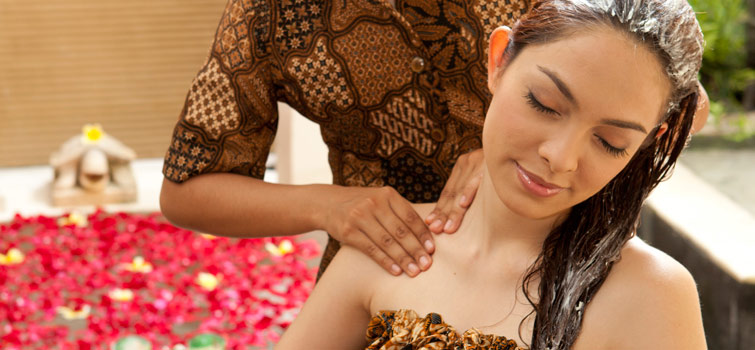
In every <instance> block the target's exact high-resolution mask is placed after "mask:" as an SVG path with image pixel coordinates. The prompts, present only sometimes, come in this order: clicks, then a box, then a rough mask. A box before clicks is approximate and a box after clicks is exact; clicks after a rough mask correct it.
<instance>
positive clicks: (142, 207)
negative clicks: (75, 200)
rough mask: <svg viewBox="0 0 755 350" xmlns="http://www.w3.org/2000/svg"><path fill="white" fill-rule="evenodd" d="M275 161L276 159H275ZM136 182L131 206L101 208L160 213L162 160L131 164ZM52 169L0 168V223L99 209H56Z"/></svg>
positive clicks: (272, 177)
mask: <svg viewBox="0 0 755 350" xmlns="http://www.w3.org/2000/svg"><path fill="white" fill-rule="evenodd" d="M273 158H274V157H273ZM131 167H132V169H133V170H134V178H135V180H136V190H137V200H136V201H135V202H132V203H123V204H105V205H103V206H101V207H100V208H102V209H104V210H106V211H109V212H121V211H122V212H128V213H153V212H158V211H160V187H161V186H162V181H163V174H162V167H163V160H162V159H138V160H135V161H134V162H132V163H131ZM52 178H53V169H52V167H50V166H47V165H44V166H30V167H15V168H0V198H3V200H2V201H1V202H4V203H0V204H3V205H0V223H2V222H8V221H10V220H12V219H13V216H14V215H16V214H21V215H22V216H36V215H47V216H57V215H62V214H65V213H67V212H71V211H77V212H79V213H82V214H86V213H91V212H93V211H94V210H96V209H97V207H95V206H92V205H84V206H67V207H53V206H52V204H51V203H52V198H51V195H50V189H51V186H52ZM265 181H269V182H277V181H278V175H277V173H276V172H275V171H274V170H267V172H266V173H265Z"/></svg>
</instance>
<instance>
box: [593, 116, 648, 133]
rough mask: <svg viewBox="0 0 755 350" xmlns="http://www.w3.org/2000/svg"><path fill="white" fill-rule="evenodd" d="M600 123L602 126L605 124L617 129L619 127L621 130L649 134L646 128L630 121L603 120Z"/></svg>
mask: <svg viewBox="0 0 755 350" xmlns="http://www.w3.org/2000/svg"><path fill="white" fill-rule="evenodd" d="M600 123H601V124H605V125H611V126H616V127H619V128H625V129H632V130H637V131H640V132H642V133H645V134H647V133H648V132H647V130H645V128H644V127H642V125H640V124H637V123H633V122H629V121H626V120H618V119H602V120H601V121H600Z"/></svg>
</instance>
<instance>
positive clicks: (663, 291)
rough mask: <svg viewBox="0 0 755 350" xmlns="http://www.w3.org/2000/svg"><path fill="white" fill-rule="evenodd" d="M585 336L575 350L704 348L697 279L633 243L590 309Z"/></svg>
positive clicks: (669, 259)
mask: <svg viewBox="0 0 755 350" xmlns="http://www.w3.org/2000/svg"><path fill="white" fill-rule="evenodd" d="M583 336H584V337H583ZM580 338H584V339H579V340H578V342H577V344H575V348H576V349H579V348H593V347H594V346H599V347H601V348H615V349H622V348H627V349H631V348H636V346H637V344H638V343H637V342H638V341H639V342H642V343H643V348H646V347H647V346H650V347H651V348H656V347H657V348H659V349H677V348H678V349H705V337H704V334H703V328H702V317H701V313H700V301H699V297H698V293H697V286H696V284H695V281H694V279H693V278H692V275H691V274H690V272H689V271H688V270H687V269H686V268H685V267H684V266H683V265H682V264H680V263H679V262H678V261H676V260H674V259H673V258H672V257H670V256H668V255H667V254H665V253H663V252H661V251H660V250H658V249H656V248H653V247H651V246H649V245H648V244H646V243H645V242H643V241H642V240H641V239H639V238H636V237H635V238H633V239H631V240H630V241H629V242H628V243H627V245H626V246H625V247H624V248H623V249H622V252H621V259H620V260H619V261H618V262H616V263H615V264H614V266H613V268H612V270H611V272H610V273H609V275H608V277H607V278H606V281H605V282H604V283H603V285H602V286H601V288H600V290H599V291H598V292H597V293H596V295H595V297H594V299H593V300H592V302H591V303H590V304H589V305H588V307H587V309H586V311H585V317H584V321H583V329H582V334H581V335H580ZM580 343H581V344H580Z"/></svg>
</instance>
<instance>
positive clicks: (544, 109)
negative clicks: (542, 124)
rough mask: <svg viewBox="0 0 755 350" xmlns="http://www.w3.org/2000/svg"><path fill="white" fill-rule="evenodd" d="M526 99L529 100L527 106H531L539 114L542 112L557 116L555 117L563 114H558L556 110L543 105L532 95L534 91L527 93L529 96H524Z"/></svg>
mask: <svg viewBox="0 0 755 350" xmlns="http://www.w3.org/2000/svg"><path fill="white" fill-rule="evenodd" d="M524 98H525V99H526V100H527V104H529V105H530V106H531V107H532V108H534V109H535V110H537V111H538V112H542V113H545V114H555V115H561V113H558V112H556V111H555V110H554V109H552V108H550V107H546V106H545V105H544V104H542V103H541V102H540V101H539V100H538V99H537V98H536V97H535V95H534V94H533V93H532V91H527V94H526V95H524Z"/></svg>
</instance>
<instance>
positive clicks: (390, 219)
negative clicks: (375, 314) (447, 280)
mask: <svg viewBox="0 0 755 350" xmlns="http://www.w3.org/2000/svg"><path fill="white" fill-rule="evenodd" d="M325 202H326V203H324V204H325V205H326V206H325V209H324V213H325V214H326V215H324V216H322V218H321V220H322V223H321V225H320V227H323V228H324V229H325V231H327V232H328V233H329V234H330V235H331V236H333V238H335V239H336V240H337V241H339V242H341V244H346V245H349V246H352V247H355V248H357V249H358V250H360V251H362V252H364V253H365V254H367V255H368V256H369V257H370V258H372V260H375V261H376V262H377V263H378V264H380V266H382V267H383V268H384V269H385V270H386V271H388V272H390V273H391V274H393V275H400V274H401V271H404V272H406V274H407V275H409V276H411V277H414V276H416V275H417V274H419V273H420V272H421V271H424V270H427V269H428V268H429V267H430V265H431V264H432V260H431V257H430V254H432V252H433V251H434V250H435V248H434V247H435V246H434V245H433V238H432V234H430V231H429V230H428V228H427V226H425V223H424V222H423V221H422V218H420V217H419V215H418V214H417V212H416V211H415V210H414V208H413V207H412V206H411V203H409V201H407V200H406V199H404V197H402V196H401V195H400V194H399V193H398V192H396V190H394V189H393V188H391V187H381V188H375V187H372V188H370V187H338V188H337V189H336V190H335V191H334V192H333V195H332V196H330V197H329V199H326V200H325Z"/></svg>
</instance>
